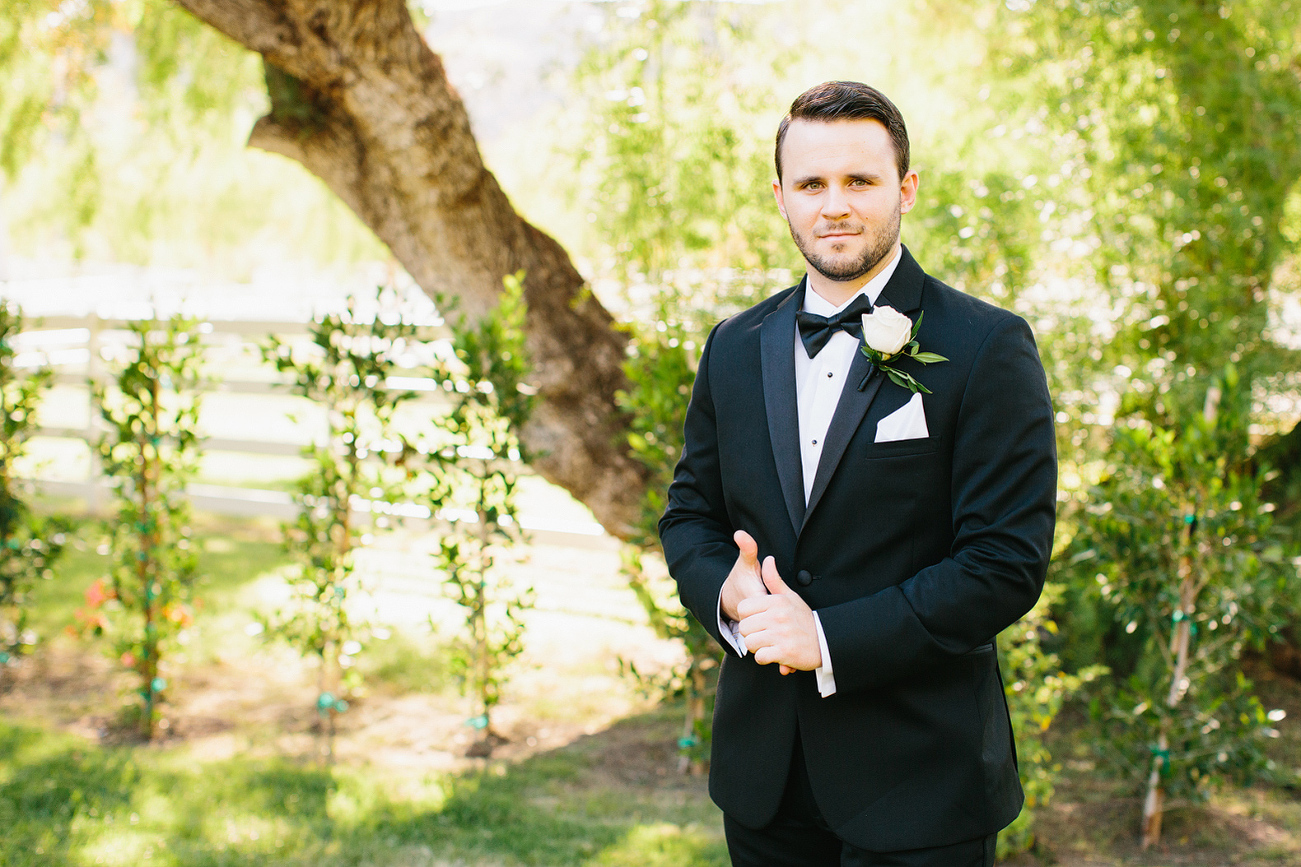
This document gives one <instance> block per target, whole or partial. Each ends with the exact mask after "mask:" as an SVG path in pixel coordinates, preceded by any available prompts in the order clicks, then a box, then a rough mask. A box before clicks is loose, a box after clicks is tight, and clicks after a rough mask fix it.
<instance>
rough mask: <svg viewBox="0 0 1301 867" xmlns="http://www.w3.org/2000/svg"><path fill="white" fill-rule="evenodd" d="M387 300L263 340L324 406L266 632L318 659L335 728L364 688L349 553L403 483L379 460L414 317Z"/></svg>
mask: <svg viewBox="0 0 1301 867" xmlns="http://www.w3.org/2000/svg"><path fill="white" fill-rule="evenodd" d="M392 300H393V294H392V293H391V292H386V291H385V290H384V289H383V288H380V289H377V290H376V298H375V301H374V302H373V303H372V304H370V305H368V306H370V307H372V308H373V309H371V310H369V311H366V310H363V309H362V308H363V305H362V303H361V302H360V300H359V299H358V298H357V297H355V296H350V297H349V298H348V304H347V308H346V310H345V311H344V312H343V313H338V314H328V315H325V316H321V317H319V318H318V319H317V321H316V322H315V323H314V324H313V325H312V326H311V328H309V330H308V333H309V337H310V344H308V345H307V346H305V347H302V348H296V347H294V346H292V345H290V344H287V343H284V342H282V341H281V340H279V339H278V338H276V337H274V336H272V337H271V338H269V339H268V341H267V343H266V344H265V345H264V346H263V349H262V353H263V357H264V358H265V359H266V360H267V361H269V362H270V363H271V364H273V365H274V366H275V368H276V370H277V371H278V372H280V373H285V374H289V376H290V380H291V383H292V386H291V387H292V389H293V391H294V393H295V394H299V395H302V396H303V397H306V398H308V399H309V400H312V401H314V402H315V403H317V404H318V405H320V406H321V407H322V408H323V409H324V410H325V412H326V419H327V433H326V436H325V442H324V443H321V444H319V445H310V446H307V447H306V448H304V449H303V457H305V458H306V459H307V460H308V461H310V462H311V464H312V470H311V471H310V472H309V473H308V474H307V475H306V476H304V477H303V478H302V480H301V481H299V483H298V484H297V486H296V490H295V492H294V502H295V503H296V504H297V505H298V506H299V508H300V512H299V514H298V519H297V520H296V521H295V522H294V523H292V524H288V525H286V527H285V544H286V547H287V549H288V550H289V551H290V552H291V553H292V554H293V555H294V556H295V557H296V559H298V561H299V565H300V569H299V571H298V572H297V573H295V574H294V575H293V576H292V577H291V578H290V580H289V583H290V590H291V594H292V598H291V601H290V604H289V606H288V607H287V608H285V609H283V610H281V611H278V612H276V613H275V614H274V615H272V616H271V617H270V618H269V619H268V622H267V626H268V630H267V632H268V634H269V635H270V636H273V637H279V638H283V639H284V640H286V641H287V642H288V643H289V644H291V645H292V646H294V648H295V649H297V650H298V651H299V652H300V653H301V654H303V655H304V656H314V657H316V658H317V659H318V660H319V662H320V669H319V675H318V677H319V683H318V686H319V691H318V698H317V704H316V707H317V710H318V712H319V713H320V715H321V717H322V718H323V719H324V720H325V722H326V728H327V730H328V732H329V734H331V735H332V734H333V731H334V722H335V718H336V717H337V715H338V714H340V713H343V712H344V711H346V710H347V708H348V702H347V700H346V699H347V696H348V695H350V694H352V693H353V692H355V691H356V690H357V688H358V687H360V675H359V673H358V671H357V669H356V668H354V660H355V659H356V657H357V656H358V654H360V653H361V652H362V650H363V648H364V642H365V641H366V640H367V638H368V635H367V629H368V628H367V626H366V624H365V623H364V622H362V621H359V620H358V618H357V613H356V612H355V611H354V610H353V609H354V608H355V597H356V596H357V594H358V592H359V589H360V588H359V582H358V579H357V575H356V562H355V552H356V549H357V548H358V547H361V546H362V545H364V544H366V543H367V542H368V541H369V539H370V535H371V530H372V527H373V528H385V527H387V526H389V524H390V520H389V518H388V516H387V514H386V509H385V504H387V503H390V502H392V501H393V500H395V499H396V498H397V495H398V493H399V491H400V490H401V485H402V476H401V473H400V472H396V471H394V470H393V469H392V467H391V466H390V465H389V464H390V463H391V462H389V461H386V460H385V457H386V455H390V454H401V453H402V447H401V445H400V444H397V443H395V441H394V439H393V437H394V431H393V416H394V413H395V412H396V410H397V408H398V407H399V406H400V405H401V404H402V403H403V402H405V401H407V400H410V399H412V398H414V397H415V393H414V392H410V391H401V390H392V389H390V388H389V387H388V385H387V381H388V378H389V377H390V376H391V375H393V374H394V373H395V372H396V371H397V369H398V367H399V364H400V362H401V361H402V360H403V358H404V356H405V355H406V354H407V353H408V352H409V351H410V349H411V346H412V343H413V341H414V340H415V338H416V326H415V325H413V324H411V323H410V322H409V321H406V320H405V319H403V318H401V317H398V316H390V315H389V314H388V313H387V312H386V310H385V308H386V306H388V302H391V301H392ZM363 509H368V510H369V511H370V512H371V513H372V514H374V515H375V516H376V517H375V518H374V519H373V521H372V522H368V523H367V522H361V521H358V520H357V519H356V516H355V515H354V513H355V512H357V511H360V510H363ZM331 747H332V745H331Z"/></svg>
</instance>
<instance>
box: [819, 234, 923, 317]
mask: <svg viewBox="0 0 1301 867" xmlns="http://www.w3.org/2000/svg"><path fill="white" fill-rule="evenodd" d="M901 250H902V244H901V243H900V242H898V241H896V242H895V245H894V249H893V250H891V251H890V255H888V256H883V257H882V258H881V261H880V262H877V263H876V267H875V268H873V269H872V270H871V271H869V272H868V273H866V274H864V275H863V276H861V277H857V278H855V279H853V280H845V281H840V280H832V279H831V278H829V277H826V276H825V275H823V274H822V273H820V272H819V271H818V270H817V269H816V268H812V267H810V268H809V269H808V270H807V272H806V273H807V276H806V279H807V280H808V287H809V288H810V289H812V290H813V291H814V292H816V293H817V294H818V296H819V297H821V298H822V299H823V300H825V301H826V302H827V303H828V304H831V305H832V306H834V307H837V308H840V307H844V306H845V305H846V304H847V303H849V300H850V299H851V298H853V297H854V296H855V295H857V294H858V293H859V292H861V291H862V290H863V287H864V286H866V285H867V284H868V283H871V282H872V280H874V279H875V278H876V277H877V275H879V274H880V273H881V272H882V271H884V270H885V269H886V268H889V267H890V265H891V264H892V263H893V262H894V261H895V260H896V259H898V258H899V253H900V251H901Z"/></svg>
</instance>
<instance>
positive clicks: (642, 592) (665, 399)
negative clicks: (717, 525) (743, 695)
mask: <svg viewBox="0 0 1301 867" xmlns="http://www.w3.org/2000/svg"><path fill="white" fill-rule="evenodd" d="M662 316H664V318H658V320H657V322H656V325H655V327H653V328H650V329H646V330H635V331H634V332H633V334H632V340H631V341H630V342H629V350H628V360H627V361H626V362H625V363H624V372H625V373H626V374H627V376H628V380H629V388H628V389H627V390H624V391H620V392H619V393H618V395H617V400H618V403H619V406H620V408H621V409H623V410H624V411H625V412H627V413H628V415H629V419H630V426H629V433H628V445H629V447H630V448H631V450H632V454H633V456H634V457H635V458H636V459H637V460H638V461H640V462H641V463H642V464H643V465H645V466H646V468H647V469H648V470H650V472H651V478H650V483H649V484H648V485H647V488H646V494H645V496H644V498H643V500H642V510H641V520H640V522H639V523H638V525H637V532H636V533H635V534H634V535H633V537H632V538H631V539H630V543H629V545H628V546H627V547H626V548H625V550H624V554H623V573H624V575H625V576H626V577H627V578H628V586H629V587H631V588H632V590H633V592H634V593H635V594H636V595H637V599H638V601H639V602H641V604H642V607H643V608H644V609H645V610H646V613H647V616H648V617H649V618H650V623H651V626H652V628H654V629H655V632H656V634H658V635H659V636H660V637H661V638H667V639H671V640H676V641H680V642H682V645H683V649H684V650H685V651H686V654H685V661H684V663H683V664H682V665H681V666H678V667H676V668H675V669H673V670H671V671H670V672H668V675H667V677H662V678H660V684H659V685H660V688H661V689H662V690H663V691H664V692H667V693H669V694H681V695H682V696H683V697H684V698H685V700H686V711H687V715H686V718H685V719H684V720H683V729H682V734H681V736H680V737H679V738H678V754H679V757H680V760H681V763H682V764H683V766H684V768H691V769H695V770H697V771H699V770H702V769H703V768H704V767H705V763H706V761H707V759H708V756H709V746H710V741H711V729H710V723H711V721H712V718H713V702H714V697H713V693H714V680H715V679H716V678H717V674H718V672H717V668H718V649H717V647H716V645H715V644H714V640H713V638H711V637H710V635H709V633H708V632H707V631H705V628H704V627H703V626H701V625H700V623H699V622H698V621H697V620H696V619H695V618H694V617H692V616H691V615H690V614H689V613H688V612H687V610H686V609H685V608H683V607H682V604H681V603H680V602H679V601H678V599H677V596H676V594H675V593H674V588H673V584H672V581H670V580H668V579H667V570H666V569H665V568H664V561H663V556H662V555H661V554H660V552H659V533H658V530H657V528H656V525H657V523H658V521H659V517H660V515H662V514H663V513H664V508H665V506H666V501H665V495H666V493H667V491H668V486H669V482H671V481H672V480H673V468H674V466H675V465H676V464H677V461H678V457H679V456H680V454H681V451H682V428H683V424H684V422H685V419H686V411H687V402H688V400H689V398H690V396H691V383H692V381H693V380H694V379H695V365H694V360H693V359H692V357H691V354H690V353H691V350H694V348H695V345H696V344H695V342H694V340H692V339H691V338H689V337H688V336H687V335H688V334H689V333H690V332H689V330H688V329H687V328H686V327H683V326H681V325H670V324H669V323H668V322H666V321H665V319H666V318H667V316H668V313H667V311H663V312H662ZM629 671H630V673H631V674H632V675H633V676H634V677H636V678H638V679H641V680H646V678H645V676H644V675H642V674H641V673H640V672H638V671H637V670H636V668H635V667H630V668H629Z"/></svg>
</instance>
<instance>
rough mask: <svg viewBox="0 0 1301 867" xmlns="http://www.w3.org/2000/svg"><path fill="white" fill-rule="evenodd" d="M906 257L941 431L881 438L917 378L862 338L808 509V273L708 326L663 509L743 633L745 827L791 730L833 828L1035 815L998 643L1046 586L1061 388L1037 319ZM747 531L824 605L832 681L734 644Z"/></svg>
mask: <svg viewBox="0 0 1301 867" xmlns="http://www.w3.org/2000/svg"><path fill="white" fill-rule="evenodd" d="M900 255H901V260H900V262H899V264H898V266H897V268H896V270H895V273H894V275H893V276H892V277H891V279H890V280H889V282H888V283H887V284H886V286H885V288H884V290H883V291H882V294H881V296H880V298H879V299H878V304H885V305H889V306H891V307H894V308H895V309H896V310H898V311H900V312H901V313H905V314H907V315H909V316H910V317H911V318H912V319H913V320H914V322H915V321H916V320H917V317H918V316H919V315H921V313H922V312H923V311H924V312H925V318H924V320H923V322H922V327H921V331H920V333H919V334H918V338H917V339H918V340H919V342H920V344H921V348H922V349H923V350H925V351H931V352H937V353H939V354H941V355H944V356H946V357H947V358H948V361H946V362H941V363H935V364H931V365H926V366H923V365H921V364H918V363H917V362H915V361H912V360H906V361H903V362H901V363H899V367H900V369H901V370H906V371H907V372H909V373H911V374H912V375H913V376H915V377H916V378H917V379H918V380H919V381H920V382H921V383H922V384H924V385H925V386H926V387H927V388H929V389H930V390H931V392H932V393H931V394H926V395H923V400H924V407H925V413H926V424H927V427H928V430H929V434H930V435H929V437H927V438H925V439H913V440H905V441H901V442H885V443H877V442H874V439H875V434H876V428H877V423H878V422H879V421H880V420H881V419H882V418H884V417H885V416H887V415H888V414H889V413H891V412H893V411H895V410H897V409H899V408H900V407H901V406H903V405H904V404H905V403H906V402H907V401H908V400H909V399H910V398H911V397H912V395H911V394H910V393H909V391H908V390H907V389H905V388H902V387H900V386H898V385H895V384H894V383H893V382H891V381H890V380H889V379H888V378H887V377H886V376H885V375H884V374H883V373H881V372H880V371H875V370H872V368H871V365H870V363H869V362H868V360H867V358H866V356H863V355H862V354H861V353H859V354H858V355H856V357H855V360H854V363H853V366H852V367H851V369H850V374H849V379H848V382H847V384H846V386H845V389H844V392H843V394H842V396H841V398H840V402H839V404H838V406H837V408H836V411H835V415H834V417H833V419H832V422H831V427H830V428H829V430H828V431H827V435H826V440H825V443H824V446H823V452H822V457H821V462H820V464H819V466H818V471H817V475H816V477H815V480H814V484H813V489H812V492H811V494H810V496H809V502H808V506H807V508H806V507H805V503H804V488H803V480H802V469H801V461H800V447H799V442H798V437H799V425H798V422H797V414H796V390H795V365H794V354H793V352H794V350H793V346H794V344H793V341H794V339H795V313H796V311H798V310H799V309H800V307H801V304H802V301H803V292H804V289H803V283H801V285H799V286H795V287H793V288H791V289H788V290H785V291H783V292H780V293H778V294H777V295H774V296H773V297H771V298H768V299H767V300H765V301H763V302H761V303H759V304H757V305H756V306H754V307H752V308H750V309H749V310H746V311H744V312H743V313H740V314H738V315H736V316H733V317H731V318H730V319H727V320H726V321H724V322H722V323H721V324H720V325H718V326H717V327H716V328H715V329H714V331H713V333H712V334H711V335H710V337H709V340H708V342H707V343H706V345H705V348H704V350H703V352H702V353H701V358H700V367H699V371H698V373H697V376H696V383H695V387H694V389H693V392H692V396H691V403H690V407H689V409H688V411H687V421H686V430H685V433H686V442H685V446H684V449H683V453H682V458H681V460H680V461H679V463H678V466H677V469H676V472H675V475H674V480H673V483H672V485H671V486H670V488H669V497H668V499H669V504H668V508H667V510H666V512H665V514H664V517H663V518H662V519H661V521H660V535H661V539H662V542H663V545H664V551H665V555H666V557H667V560H668V564H669V569H670V571H671V573H672V575H673V577H674V578H675V580H676V581H677V583H678V587H679V591H680V593H681V597H682V600H683V603H684V604H685V605H686V606H687V608H689V609H690V610H691V611H692V613H693V614H694V615H695V616H696V617H697V618H698V619H699V620H700V622H701V623H702V624H704V625H705V627H706V628H707V629H708V630H709V631H710V632H711V633H712V634H714V637H715V638H716V639H719V640H720V644H723V646H724V647H725V648H726V649H727V653H726V655H725V658H724V661H723V666H722V672H721V674H720V676H719V683H718V694H717V701H716V705H715V712H714V740H713V754H712V767H711V773H710V793H711V795H712V796H713V798H714V800H715V801H716V802H717V803H718V805H719V806H720V807H721V808H722V809H723V811H724V812H725V813H727V814H728V815H729V816H730V817H732V818H733V819H734V820H736V821H738V822H740V823H741V824H743V825H745V826H748V827H754V828H758V827H762V826H763V825H765V824H766V823H767V822H768V821H770V820H771V818H772V817H773V815H774V813H775V811H776V809H777V806H778V802H779V800H780V799H781V796H782V791H783V785H784V783H785V780H786V774H787V769H788V767H789V763H790V759H791V755H792V746H793V743H794V738H795V737H796V736H797V733H798V736H799V737H800V738H801V743H802V746H803V752H804V755H805V757H806V762H807V767H808V775H809V781H810V783H811V785H812V790H813V793H814V795H815V797H816V800H817V803H818V805H819V807H820V808H821V811H822V813H823V815H824V816H825V817H826V819H827V821H828V823H829V824H830V825H831V827H832V828H833V829H834V830H835V831H836V834H837V835H838V836H839V837H841V838H842V839H844V840H846V841H848V842H850V843H852V844H853V845H855V846H859V847H861V848H864V849H869V850H874V851H893V850H900V849H915V848H922V847H931V846H940V845H945V844H948V843H955V842H958V841H962V840H969V839H972V838H976V837H981V836H984V835H987V834H990V833H992V832H994V831H996V830H998V829H999V828H1002V827H1003V826H1005V825H1006V824H1007V823H1009V822H1010V821H1012V819H1014V818H1015V817H1016V815H1017V813H1018V811H1019V810H1020V807H1021V802H1022V799H1023V796H1022V793H1021V787H1020V783H1019V781H1018V779H1017V770H1016V757H1015V747H1014V745H1013V743H1012V731H1011V725H1010V722H1009V719H1008V713H1007V705H1006V703H1005V701H1004V697H1003V688H1002V683H1001V681H1000V676H999V670H998V662H997V656H996V652H995V649H994V646H993V643H992V642H993V639H994V636H995V635H997V634H998V633H999V632H1000V631H1001V630H1003V629H1005V628H1006V627H1008V626H1009V625H1011V624H1012V623H1013V622H1015V621H1016V620H1017V618H1019V617H1021V615H1023V614H1024V613H1025V612H1026V611H1028V610H1029V609H1030V607H1031V606H1032V605H1033V604H1034V602H1035V600H1036V599H1037V598H1038V596H1039V592H1040V590H1041V588H1042V585H1043V578H1044V573H1045V570H1046V568H1047V564H1048V558H1049V554H1050V552H1051V548H1052V536H1053V524H1054V512H1055V509H1054V506H1055V499H1056V469H1057V468H1056V449H1055V443H1054V434H1053V412H1052V405H1051V401H1050V399H1049V396H1048V389H1047V385H1046V383H1045V379H1044V373H1043V367H1042V365H1041V363H1040V361H1039V356H1038V352H1037V350H1036V348H1035V344H1034V338H1033V337H1032V336H1031V333H1030V329H1029V327H1028V326H1027V325H1026V323H1025V322H1024V321H1023V320H1022V319H1020V318H1019V317H1017V316H1014V315H1013V314H1011V313H1008V312H1006V311H1004V310H1000V309H999V308H996V307H993V306H991V305H989V304H986V303H984V302H982V301H979V300H977V299H975V298H972V297H970V296H968V295H965V294H963V293H961V292H959V291H957V290H955V289H952V288H950V287H948V286H946V285H944V284H943V283H940V282H939V281H938V280H936V279H934V278H933V277H930V276H928V275H927V274H925V273H924V272H923V271H922V269H921V268H920V267H919V266H918V265H917V263H916V261H914V260H913V258H912V256H911V255H910V254H909V253H908V251H907V249H906V248H905V249H904V250H903V251H902V253H901V254H900ZM865 378H866V383H865V385H863V386H862V387H861V388H860V383H861V382H863V380H864V379H865ZM736 530H745V531H746V532H748V533H749V534H750V535H751V536H753V537H754V539H755V540H756V541H757V542H758V544H759V556H760V558H761V559H762V558H763V557H766V556H768V555H772V556H773V557H775V558H776V564H777V569H778V572H779V573H780V574H781V575H782V577H783V578H784V579H785V581H786V583H787V584H788V585H789V586H791V587H792V588H793V589H795V590H796V591H797V592H799V594H800V595H801V596H802V597H803V598H804V599H805V601H807V602H808V604H809V606H810V607H811V608H813V609H814V610H815V611H817V612H818V616H819V618H820V619H821V623H822V627H823V630H824V632H825V634H826V640H827V645H828V648H829V650H830V654H831V661H832V664H833V666H834V671H835V681H836V687H837V692H836V693H835V694H834V695H832V696H829V697H827V698H822V697H820V696H819V695H818V691H817V688H816V685H815V678H814V675H813V673H812V672H796V673H794V674H792V675H789V676H786V677H783V676H781V675H780V674H779V672H778V668H777V666H776V665H764V666H761V665H758V664H757V663H755V662H754V659H753V657H751V656H746V657H744V658H741V657H738V656H737V655H736V654H735V652H733V651H732V650H731V648H730V647H729V646H728V645H727V644H726V642H724V641H722V640H721V637H720V636H719V634H718V613H717V612H718V608H717V606H718V600H719V593H720V590H721V588H722V585H723V583H724V581H725V580H726V578H727V575H728V572H729V571H730V570H731V568H732V565H733V563H734V562H735V561H736V558H737V549H736V546H735V545H734V544H733V542H732V535H733V533H734V531H736ZM801 573H803V574H801Z"/></svg>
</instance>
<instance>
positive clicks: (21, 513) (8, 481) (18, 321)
mask: <svg viewBox="0 0 1301 867" xmlns="http://www.w3.org/2000/svg"><path fill="white" fill-rule="evenodd" d="M22 330H23V317H22V312H21V311H20V310H18V309H17V308H16V307H11V306H10V305H7V304H0V425H3V427H2V428H0V671H3V670H4V669H5V668H6V667H8V666H9V665H10V664H12V663H14V662H16V661H17V659H18V657H19V656H21V655H22V653H23V652H24V651H25V649H26V648H27V647H29V646H31V645H32V644H35V643H36V639H37V636H36V635H35V633H34V632H32V630H30V629H29V628H28V625H27V609H28V605H29V602H30V594H31V592H32V590H33V588H34V587H35V586H36V583H37V581H39V580H40V579H42V578H48V577H49V576H50V566H51V565H52V564H53V563H54V561H55V559H57V558H58V556H59V554H60V553H61V551H62V549H63V544H64V533H65V532H66V531H67V529H68V525H67V522H66V521H64V520H62V519H59V518H42V517H40V516H37V515H34V514H33V513H32V511H31V509H30V508H29V507H28V505H27V503H26V502H24V500H23V498H22V494H23V491H22V489H21V487H20V484H21V483H20V482H19V480H18V479H17V478H16V477H15V476H14V472H15V467H14V464H15V462H17V461H18V460H19V459H20V458H22V457H23V455H24V454H25V452H26V450H27V441H28V439H29V438H30V437H31V435H32V434H33V433H35V431H36V429H37V428H36V409H37V406H38V404H39V403H40V400H41V396H42V393H43V392H44V391H45V389H46V388H48V387H49V385H50V381H51V377H52V373H51V371H50V369H49V368H40V369H37V370H34V371H31V372H21V371H19V370H18V368H17V367H16V366H15V364H14V361H15V357H16V355H17V350H16V348H15V340H16V338H17V337H18V335H19V334H21V333H22Z"/></svg>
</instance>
